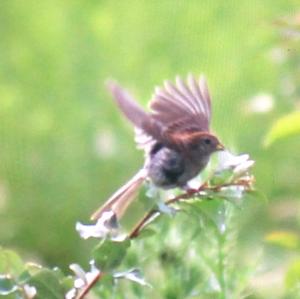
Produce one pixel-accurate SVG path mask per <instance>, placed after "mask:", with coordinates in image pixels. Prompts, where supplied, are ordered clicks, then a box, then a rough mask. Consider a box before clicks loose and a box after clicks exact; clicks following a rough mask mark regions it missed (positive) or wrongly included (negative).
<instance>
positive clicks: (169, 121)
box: [108, 75, 211, 153]
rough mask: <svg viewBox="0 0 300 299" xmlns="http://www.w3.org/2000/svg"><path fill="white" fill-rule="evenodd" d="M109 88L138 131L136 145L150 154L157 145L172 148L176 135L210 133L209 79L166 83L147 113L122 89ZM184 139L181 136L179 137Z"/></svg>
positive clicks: (189, 78)
mask: <svg viewBox="0 0 300 299" xmlns="http://www.w3.org/2000/svg"><path fill="white" fill-rule="evenodd" d="M108 88H109V90H110V91H111V93H112V94H113V96H114V98H115V100H116V102H117V104H118V106H119V107H120V109H121V110H122V111H123V113H124V114H125V115H126V116H127V118H128V119H129V120H130V121H131V122H132V123H133V124H134V126H135V128H136V142H137V145H138V147H139V148H142V149H144V150H145V151H146V153H147V152H149V150H151V148H152V146H153V144H155V143H156V142H162V143H166V144H170V145H172V143H173V142H174V141H176V140H174V138H175V136H177V137H176V138H178V136H180V135H181V134H183V135H184V134H185V133H193V132H208V131H209V123H210V117H211V103H210V96H209V92H208V88H207V84H206V80H205V78H204V77H203V76H202V77H200V78H199V79H196V78H195V77H194V76H192V75H189V76H188V78H187V80H186V81H184V80H182V79H181V78H180V77H177V78H176V82H175V84H173V83H171V82H169V81H166V82H165V84H164V87H161V88H156V90H155V93H154V95H153V97H152V100H151V102H150V109H151V111H150V113H147V112H145V111H144V110H143V109H142V108H141V107H140V106H139V105H138V104H137V103H136V101H135V100H134V99H133V97H132V96H131V95H130V94H129V93H128V92H126V91H125V90H124V89H123V88H122V87H121V86H119V85H118V84H117V83H115V82H112V81H111V82H109V83H108ZM179 138H180V137H179Z"/></svg>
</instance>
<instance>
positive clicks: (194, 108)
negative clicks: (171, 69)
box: [92, 75, 223, 219]
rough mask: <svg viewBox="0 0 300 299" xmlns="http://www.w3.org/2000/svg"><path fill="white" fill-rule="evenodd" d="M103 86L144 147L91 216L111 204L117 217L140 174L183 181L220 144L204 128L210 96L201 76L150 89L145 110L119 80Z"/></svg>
mask: <svg viewBox="0 0 300 299" xmlns="http://www.w3.org/2000/svg"><path fill="white" fill-rule="evenodd" d="M107 86H108V89H109V91H110V92H111V93H112V95H113V97H114V99H115V101H116V102H117V104H118V106H119V108H120V109H121V111H122V112H123V113H124V115H125V116H126V117H127V118H128V119H129V120H130V121H131V122H132V124H133V125H134V127H135V129H136V138H135V139H136V142H137V145H138V147H139V148H141V149H143V150H144V151H145V164H144V167H143V168H142V169H141V170H140V171H138V173H137V174H136V175H135V176H134V177H133V178H132V179H131V180H130V181H129V182H128V183H126V184H125V185H124V186H123V187H121V188H120V189H119V190H118V191H116V192H115V193H114V194H113V195H112V196H111V197H110V198H109V199H108V201H107V202H106V203H105V204H104V205H103V206H102V207H100V209H98V210H97V211H96V212H95V213H94V214H93V215H92V219H98V218H99V217H101V215H102V213H103V212H104V211H109V210H112V211H113V212H114V213H115V214H116V216H117V218H120V217H121V216H122V215H123V213H124V212H125V210H126V209H127V207H128V206H129V205H130V203H131V202H132V200H133V199H134V196H135V194H136V191H137V190H138V188H139V187H140V186H141V184H142V183H143V182H144V180H145V179H147V178H148V179H150V180H151V181H152V182H153V183H154V184H155V185H156V186H158V187H161V188H164V189H168V188H174V187H181V188H184V187H186V185H187V183H188V181H189V180H191V179H192V178H194V177H195V176H196V175H198V174H199V172H200V171H201V170H202V169H203V168H204V167H205V166H206V165H207V163H208V161H209V157H210V155H211V154H212V153H213V152H215V151H217V150H220V149H223V146H222V145H221V143H220V142H219V140H218V138H217V137H216V136H214V135H213V134H211V133H210V131H209V124H210V119H211V99H210V95H209V92H208V87H207V84H206V80H205V78H204V77H203V76H202V77H200V78H199V80H197V79H196V78H195V77H194V76H192V75H189V76H188V78H187V80H185V81H184V80H182V79H181V78H180V77H177V78H176V82H175V84H173V83H171V82H169V81H165V83H164V87H157V88H156V89H155V92H154V95H153V97H152V100H151V101H150V105H149V106H150V112H145V111H144V110H143V109H142V108H141V107H140V106H139V105H138V104H137V102H136V101H135V100H133V97H132V96H131V95H130V94H129V93H128V92H126V91H125V90H124V89H123V88H122V87H121V86H120V85H118V84H117V83H115V82H112V81H110V82H109V83H108V85H107Z"/></svg>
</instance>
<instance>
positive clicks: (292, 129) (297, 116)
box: [264, 111, 300, 146]
mask: <svg viewBox="0 0 300 299" xmlns="http://www.w3.org/2000/svg"><path fill="white" fill-rule="evenodd" d="M297 134H300V111H296V112H292V113H290V114H288V115H285V116H283V117H281V118H279V119H278V120H277V121H276V122H275V123H274V124H273V126H272V128H271V130H270V131H269V132H268V133H267V136H266V137H265V140H264V145H265V146H270V145H271V144H272V143H274V142H275V141H277V140H279V139H282V138H286V137H289V136H293V135H297Z"/></svg>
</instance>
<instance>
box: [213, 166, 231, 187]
mask: <svg viewBox="0 0 300 299" xmlns="http://www.w3.org/2000/svg"><path fill="white" fill-rule="evenodd" d="M232 177H233V170H232V169H225V170H223V171H221V172H219V173H215V174H214V176H213V177H212V178H211V179H210V181H209V183H210V185H212V186H219V185H222V184H225V183H229V182H230V181H231V179H232Z"/></svg>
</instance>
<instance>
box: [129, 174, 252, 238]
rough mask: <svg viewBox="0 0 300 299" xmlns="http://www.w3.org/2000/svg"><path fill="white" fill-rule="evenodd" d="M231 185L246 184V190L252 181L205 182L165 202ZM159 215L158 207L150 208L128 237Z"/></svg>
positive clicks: (136, 233) (134, 234)
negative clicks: (214, 183) (212, 184)
mask: <svg viewBox="0 0 300 299" xmlns="http://www.w3.org/2000/svg"><path fill="white" fill-rule="evenodd" d="M230 186H244V187H245V190H247V189H250V188H251V182H249V181H246V180H239V181H236V182H232V183H226V184H223V185H220V186H209V185H208V184H207V183H204V184H203V185H201V186H200V187H199V188H198V189H192V190H188V191H187V192H185V193H182V194H179V195H178V196H176V197H174V198H171V199H169V200H167V201H166V202H165V204H166V205H168V206H169V205H171V204H174V203H176V202H179V201H182V200H188V199H191V198H193V197H195V195H197V197H201V194H200V192H202V191H213V192H218V191H220V189H222V188H224V187H230ZM158 215H160V211H159V210H158V209H156V208H154V209H152V210H150V211H149V212H147V213H146V214H145V215H144V216H143V218H142V219H141V220H140V221H139V222H138V223H137V224H136V225H135V227H134V228H133V230H132V231H131V233H130V234H129V236H128V238H129V239H135V238H137V237H138V236H139V234H140V232H141V230H142V229H143V228H144V227H145V226H146V225H147V223H148V221H149V220H150V219H151V218H152V217H156V216H158Z"/></svg>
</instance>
